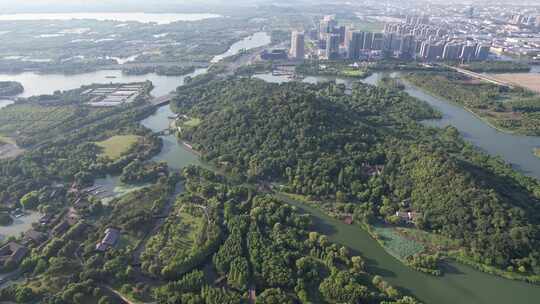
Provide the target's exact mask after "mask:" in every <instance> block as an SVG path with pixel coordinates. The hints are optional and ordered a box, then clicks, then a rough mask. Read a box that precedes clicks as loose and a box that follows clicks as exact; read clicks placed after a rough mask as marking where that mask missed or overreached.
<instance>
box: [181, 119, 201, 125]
mask: <svg viewBox="0 0 540 304" xmlns="http://www.w3.org/2000/svg"><path fill="white" fill-rule="evenodd" d="M201 122H202V120H201V119H200V118H192V119H190V120H188V121H185V122H184V123H183V125H184V126H186V127H196V126H198V125H200V124H201Z"/></svg>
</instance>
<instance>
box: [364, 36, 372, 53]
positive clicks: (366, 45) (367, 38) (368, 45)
mask: <svg viewBox="0 0 540 304" xmlns="http://www.w3.org/2000/svg"><path fill="white" fill-rule="evenodd" d="M372 44H373V33H370V32H366V33H364V49H366V50H371V45H372Z"/></svg>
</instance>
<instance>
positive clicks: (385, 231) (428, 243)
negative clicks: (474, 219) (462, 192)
mask: <svg viewBox="0 0 540 304" xmlns="http://www.w3.org/2000/svg"><path fill="white" fill-rule="evenodd" d="M277 194H278V197H282V198H283V197H286V198H288V199H290V200H294V201H296V202H298V203H301V204H305V205H307V206H310V207H311V208H315V209H318V210H320V211H321V212H324V213H325V214H326V215H327V216H329V217H332V218H333V219H335V220H337V221H341V222H343V223H345V224H349V223H347V221H345V220H344V219H345V218H347V217H352V215H349V214H344V213H339V212H337V211H336V210H329V208H328V206H331V203H324V202H316V201H312V200H309V199H308V198H307V197H305V196H303V195H298V194H292V193H286V192H277ZM321 208H322V209H321ZM352 225H356V226H358V227H359V228H361V229H363V230H364V231H365V232H366V233H368V234H369V235H370V237H371V238H373V240H374V241H376V242H377V243H378V244H379V245H380V246H381V248H383V249H384V250H385V251H386V253H388V254H389V255H390V256H392V257H394V258H395V259H396V260H398V261H399V262H400V263H402V264H403V265H404V266H406V267H409V268H411V269H412V270H415V271H419V272H425V273H429V274H431V275H435V276H439V275H444V274H443V273H440V274H439V273H436V272H435V271H433V272H431V271H429V272H428V271H425V270H421V269H417V268H416V267H415V266H414V265H412V264H411V263H410V262H409V260H408V258H410V257H412V256H414V255H416V254H430V255H432V254H440V255H441V257H442V258H443V259H444V258H446V259H451V260H453V261H455V262H459V263H461V264H463V265H467V266H471V267H473V268H475V269H477V270H479V271H482V272H485V273H487V274H490V275H495V276H499V277H502V278H505V279H509V280H517V281H523V282H527V283H531V284H539V283H540V276H537V275H526V274H519V273H516V272H510V271H505V270H502V269H499V268H496V267H493V266H489V265H485V264H482V263H478V262H475V261H474V260H473V259H472V258H471V257H468V256H467V255H465V253H464V248H462V247H461V246H459V244H458V242H457V241H454V240H450V239H448V238H446V237H443V236H438V235H432V234H431V233H429V232H426V231H421V230H419V231H418V232H419V233H422V234H424V236H423V237H421V238H420V237H413V236H411V235H406V234H404V233H399V231H397V229H398V228H399V227H395V226H389V225H383V224H382V223H381V224H378V225H377V224H374V225H370V224H367V223H365V222H355V221H353V223H352ZM441 262H442V261H441Z"/></svg>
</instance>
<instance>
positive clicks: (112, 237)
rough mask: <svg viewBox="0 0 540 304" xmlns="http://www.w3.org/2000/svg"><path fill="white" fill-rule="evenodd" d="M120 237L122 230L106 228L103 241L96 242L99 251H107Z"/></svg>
mask: <svg viewBox="0 0 540 304" xmlns="http://www.w3.org/2000/svg"><path fill="white" fill-rule="evenodd" d="M119 238H120V230H118V229H116V228H107V229H106V230H105V236H104V237H103V239H102V240H101V242H99V243H97V244H96V250H97V251H106V250H108V249H109V248H111V247H114V246H115V245H116V243H117V242H118V239H119Z"/></svg>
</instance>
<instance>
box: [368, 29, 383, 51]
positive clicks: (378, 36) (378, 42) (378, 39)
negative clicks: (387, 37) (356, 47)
mask: <svg viewBox="0 0 540 304" xmlns="http://www.w3.org/2000/svg"><path fill="white" fill-rule="evenodd" d="M371 49H372V50H377V51H380V50H382V49H383V34H382V33H373V40H372V42H371Z"/></svg>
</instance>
